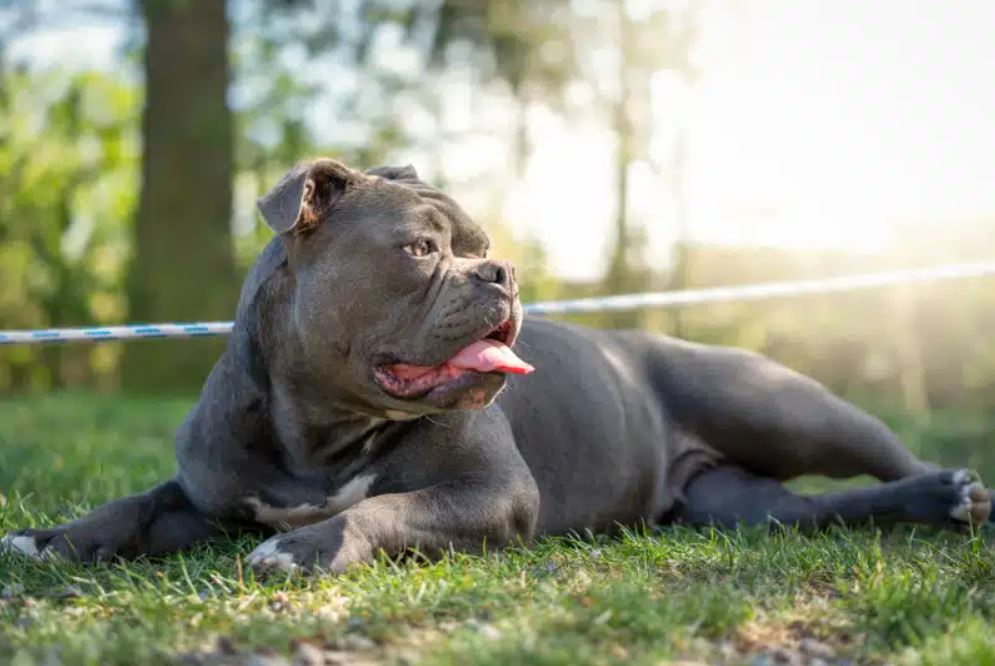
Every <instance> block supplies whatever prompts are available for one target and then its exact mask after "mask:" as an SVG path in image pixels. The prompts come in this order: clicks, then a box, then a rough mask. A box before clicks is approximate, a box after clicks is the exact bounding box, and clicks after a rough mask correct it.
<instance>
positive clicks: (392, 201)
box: [350, 176, 490, 256]
mask: <svg viewBox="0 0 995 666" xmlns="http://www.w3.org/2000/svg"><path fill="white" fill-rule="evenodd" d="M350 199H352V201H351V204H352V206H351V207H354V208H355V209H357V211H362V212H363V213H364V216H365V215H369V216H371V217H373V218H375V219H376V220H377V221H378V222H380V223H381V224H386V225H390V226H397V225H404V226H408V227H411V228H412V230H417V229H418V228H426V229H429V230H436V231H440V232H443V233H445V232H448V233H449V236H450V243H451V246H452V250H453V252H454V253H455V254H457V255H465V254H472V255H480V256H482V255H483V254H484V252H486V251H487V248H488V247H489V245H490V240H489V239H488V237H487V234H486V232H484V230H483V229H482V228H481V227H480V225H478V224H477V223H476V222H474V221H473V220H472V219H471V218H470V216H469V215H467V214H466V211H464V210H463V209H462V208H461V207H460V206H459V204H457V203H456V201H454V200H453V199H452V198H451V197H449V196H447V195H446V194H444V193H442V192H440V191H439V190H437V189H435V188H434V187H431V186H430V185H427V184H425V183H423V182H421V181H420V180H388V179H386V178H381V177H379V176H374V177H371V178H370V179H369V180H368V181H367V182H366V183H364V185H363V186H362V187H360V188H359V189H358V190H357V191H356V192H355V195H354V197H350Z"/></svg>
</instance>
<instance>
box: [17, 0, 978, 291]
mask: <svg viewBox="0 0 995 666" xmlns="http://www.w3.org/2000/svg"><path fill="white" fill-rule="evenodd" d="M707 7H708V10H707V11H705V12H704V13H703V15H702V22H701V26H700V34H701V41H700V44H699V47H698V51H697V53H696V54H695V59H696V62H697V64H698V66H699V68H700V77H699V78H698V80H697V82H696V83H695V85H694V87H693V89H691V90H690V91H688V92H682V91H681V86H680V85H675V84H674V82H673V80H672V79H668V78H667V77H661V78H660V79H659V80H658V81H657V84H658V85H657V86H656V88H655V89H656V91H657V92H658V93H659V97H658V100H657V101H658V102H659V105H658V106H659V109H660V113H659V122H660V125H661V128H662V132H661V133H662V135H663V136H668V132H669V133H670V134H669V135H672V130H673V127H672V123H673V119H674V116H675V114H677V115H680V116H682V117H683V118H684V120H683V122H685V123H686V125H687V127H688V141H687V154H688V170H687V175H686V183H687V189H686V192H687V210H688V218H687V219H688V223H689V225H690V228H691V229H692V234H693V235H694V236H695V237H696V238H698V239H701V240H708V241H715V242H750V243H755V242H762V243H773V244H783V245H792V246H798V245H806V246H813V245H814V246H827V245H831V246H840V247H850V248H854V249H858V248H860V249H878V248H883V247H886V246H887V244H888V243H889V241H890V240H891V239H892V238H893V237H894V236H895V235H896V234H897V233H898V231H896V230H899V231H900V228H901V224H902V223H903V222H909V221H923V220H928V221H935V223H937V224H959V223H967V222H969V221H971V220H973V219H978V218H980V217H989V218H991V217H993V216H995V39H993V37H992V36H993V34H995V2H990V1H989V0H875V1H874V2H867V1H866V0H833V1H832V2H820V1H817V0H737V1H732V2H723V1H721V0H713V1H712V2H709V3H708V5H707ZM116 42H117V39H116V38H115V33H114V31H113V30H112V29H110V28H107V27H89V28H85V29H79V30H77V31H75V32H74V33H73V34H71V35H67V34H66V33H65V32H64V31H60V33H59V34H57V35H48V36H39V37H37V38H32V39H30V40H22V41H21V42H18V43H16V44H15V47H16V48H18V49H20V50H21V52H22V54H24V55H28V54H30V57H36V58H37V57H42V58H43V59H45V60H52V61H58V62H67V63H68V62H75V63H79V62H81V60H83V61H91V60H92V61H93V62H94V63H95V64H107V63H111V62H113V59H114V54H113V50H112V49H113V47H114V46H115V44H116ZM531 121H532V123H533V127H532V129H533V135H534V138H535V139H536V140H537V143H536V146H535V148H536V150H535V154H534V155H533V157H532V160H531V162H530V164H529V168H528V173H527V178H526V180H525V182H523V183H522V184H521V185H520V186H519V187H517V188H515V190H514V195H513V196H512V198H511V200H510V201H509V202H508V203H507V205H506V206H505V208H504V211H505V214H506V215H507V219H508V220H509V221H510V222H511V223H512V224H514V225H515V226H516V228H518V229H520V230H523V231H525V230H527V231H528V232H529V233H532V234H534V235H536V236H538V237H539V238H540V239H541V240H542V241H543V242H544V243H545V244H546V245H547V247H548V249H549V251H550V258H551V260H552V262H553V269H554V270H555V271H556V272H558V273H560V274H561V275H564V276H566V277H572V278H593V277H597V276H598V275H600V274H601V272H602V271H603V268H604V259H605V256H606V250H607V243H608V239H609V238H610V228H611V221H612V216H613V207H614V201H613V198H612V195H611V183H612V181H613V175H612V171H611V159H612V148H611V141H610V137H609V136H607V135H605V134H604V133H603V131H601V130H599V129H597V128H596V127H594V126H593V125H590V126H583V125H580V126H571V127H565V126H564V125H563V124H562V123H560V122H558V121H556V120H555V119H553V118H552V117H550V116H549V115H548V114H544V113H542V112H541V111H537V112H535V113H533V115H532V118H531ZM668 145H669V143H668V142H667V141H661V142H660V145H659V146H657V148H659V149H660V153H659V157H660V159H661V161H663V162H666V161H667V160H668V150H667V147H668ZM467 148H468V146H463V149H462V150H461V151H457V152H456V153H455V154H454V155H452V156H451V157H452V159H453V160H467V159H470V158H471V157H472V153H473V151H468V150H467ZM492 148H493V147H492ZM499 152H500V151H499ZM491 154H492V155H493V154H494V152H493V151H492V153H491ZM669 182H670V181H669V176H668V175H667V174H654V173H652V172H651V171H649V170H648V169H643V170H639V171H637V172H636V173H634V174H633V199H634V207H635V216H634V217H635V218H636V220H635V221H636V222H637V223H642V224H644V225H645V227H646V229H647V231H648V233H649V241H650V242H649V250H650V252H649V254H650V258H651V259H652V260H653V261H655V262H660V263H663V262H666V258H667V252H666V251H667V245H668V242H669V240H670V239H671V238H672V236H673V233H674V228H675V212H674V211H675V209H674V205H673V198H672V196H671V191H670V190H669V189H668V187H669V185H668V183H669ZM474 205H475V204H473V203H471V205H470V206H469V207H471V209H472V208H473V207H474ZM993 246H995V241H993Z"/></svg>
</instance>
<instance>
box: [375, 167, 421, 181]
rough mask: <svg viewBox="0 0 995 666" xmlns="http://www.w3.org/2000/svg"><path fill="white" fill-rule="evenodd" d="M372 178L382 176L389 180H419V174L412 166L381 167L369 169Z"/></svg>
mask: <svg viewBox="0 0 995 666" xmlns="http://www.w3.org/2000/svg"><path fill="white" fill-rule="evenodd" d="M366 173H367V174H369V175H371V176H380V177H381V178H386V179H387V180H418V172H416V171H415V168H414V167H413V166H411V165H410V164H409V165H407V166H381V167H375V168H373V169H367V170H366Z"/></svg>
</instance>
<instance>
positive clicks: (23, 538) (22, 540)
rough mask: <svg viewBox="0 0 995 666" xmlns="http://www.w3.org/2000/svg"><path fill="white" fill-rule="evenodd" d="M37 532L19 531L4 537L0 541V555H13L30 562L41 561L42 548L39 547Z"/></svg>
mask: <svg viewBox="0 0 995 666" xmlns="http://www.w3.org/2000/svg"><path fill="white" fill-rule="evenodd" d="M34 532H37V530H21V531H19V532H11V533H10V534H6V535H4V537H3V538H2V539H0V553H13V554H16V555H21V556H23V557H27V558H29V559H32V560H40V559H42V553H43V552H44V550H45V548H44V546H41V547H39V542H38V537H37V536H36V535H35V534H34Z"/></svg>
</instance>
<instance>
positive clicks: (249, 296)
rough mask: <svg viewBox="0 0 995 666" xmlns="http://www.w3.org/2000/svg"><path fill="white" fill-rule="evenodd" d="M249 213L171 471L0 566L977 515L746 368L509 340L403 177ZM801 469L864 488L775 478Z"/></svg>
mask: <svg viewBox="0 0 995 666" xmlns="http://www.w3.org/2000/svg"><path fill="white" fill-rule="evenodd" d="M259 209H260V211H261V213H262V216H263V218H264V219H265V221H266V223H267V224H268V225H269V226H270V227H271V228H272V230H273V231H274V232H275V236H274V238H273V240H272V241H271V242H270V243H269V244H268V245H267V246H266V248H265V249H264V250H263V251H262V253H261V254H260V256H259V258H258V260H257V261H256V263H255V265H254V267H253V269H252V271H251V273H250V274H249V276H248V278H247V279H246V281H245V284H244V286H243V289H242V292H241V296H240V300H239V304H238V308H237V313H236V320H235V327H234V330H233V332H232V335H231V337H230V338H229V341H228V345H227V347H226V350H225V352H224V353H223V355H222V356H221V358H220V360H219V361H218V362H217V364H216V365H215V366H214V368H213V370H212V371H211V373H210V375H209V376H208V378H207V381H206V383H205V385H204V388H203V391H202V393H201V396H200V399H199V402H198V403H197V404H196V405H195V406H194V407H193V408H192V410H191V411H190V413H189V415H188V416H187V418H186V419H185V421H184V422H183V424H182V425H181V426H180V428H179V430H178V432H177V435H176V462H177V465H176V473H175V476H174V477H173V478H172V479H171V480H169V481H167V482H165V483H163V484H162V485H159V486H158V487H156V488H153V489H152V490H150V491H148V492H146V493H143V494H140V495H136V496H133V497H127V498H124V499H120V500H117V501H114V502H111V503H109V504H107V505H104V506H102V507H100V508H98V509H96V510H95V511H93V512H92V513H90V514H89V515H86V516H84V517H82V518H80V519H79V520H76V521H74V522H70V523H68V524H66V525H61V526H57V527H53V528H47V529H27V530H21V531H17V532H14V533H11V534H9V535H7V536H6V537H4V539H3V541H2V543H3V546H4V549H6V550H8V551H14V552H18V553H21V554H23V555H26V556H30V557H35V558H42V559H44V558H49V557H59V558H66V559H69V560H74V561H84V562H93V561H106V560H108V559H111V558H116V557H125V558H130V557H136V556H141V555H157V554H161V553H167V552H170V551H176V550H179V549H182V548H186V547H188V546H190V545H191V544H193V543H195V542H197V541H201V540H204V539H210V538H216V537H219V536H221V535H224V534H227V533H230V532H231V531H236V530H259V531H263V532H265V533H267V534H271V535H272V536H270V537H269V538H268V539H267V540H265V541H263V542H262V543H261V544H260V545H259V546H258V547H257V548H255V550H253V551H252V552H251V553H250V554H249V555H248V558H247V562H248V564H250V565H251V566H252V567H253V569H254V570H255V571H256V572H259V573H265V572H272V571H312V570H320V571H324V572H329V573H333V574H334V573H339V572H342V571H344V570H345V569H346V568H348V567H349V566H350V565H352V564H355V563H360V562H371V561H372V560H373V559H374V558H375V557H376V556H377V555H378V553H381V552H384V553H386V554H387V555H390V556H396V555H402V554H404V553H406V552H409V551H410V550H412V549H417V550H418V551H419V552H421V553H423V554H426V555H428V556H432V555H438V554H440V553H443V552H446V551H450V550H451V549H456V550H460V551H468V552H481V550H482V549H484V548H497V547H501V546H503V545H506V544H511V543H527V542H528V541H529V540H530V539H532V538H533V537H535V536H537V535H547V534H550V535H556V534H564V533H572V532H574V533H583V532H585V531H587V530H590V531H592V532H612V531H614V530H616V529H617V528H618V527H619V526H633V525H637V526H638V525H657V524H667V523H683V524H687V525H714V526H733V525H737V524H765V523H779V524H785V525H799V526H803V527H815V528H819V527H822V526H826V525H829V524H831V523H835V522H842V523H845V524H859V523H864V522H867V521H873V522H874V523H876V524H880V523H889V522H896V521H908V522H914V523H925V524H930V525H935V526H940V527H958V526H964V525H970V524H973V525H980V524H982V523H984V522H986V521H987V520H988V519H989V515H990V513H991V497H990V494H989V491H988V490H987V489H986V487H985V486H984V484H982V482H981V480H980V479H979V478H978V476H977V475H976V474H975V473H973V472H971V471H968V470H963V469H962V470H944V469H938V468H936V467H934V466H932V465H929V464H927V463H925V462H923V461H921V460H919V459H918V458H917V457H916V456H914V455H913V454H912V453H911V452H910V451H909V450H908V449H906V448H905V447H904V446H903V445H902V444H901V442H899V440H898V439H897V438H896V437H895V435H894V434H892V432H890V431H889V430H888V428H886V427H885V426H884V425H883V424H882V423H881V422H880V421H878V420H877V419H875V418H874V417H872V416H870V415H868V414H866V413H864V412H862V411H860V410H859V409H857V408H856V407H854V406H852V405H850V404H848V403H846V402H844V401H843V400H841V399H839V398H837V397H835V396H834V395H832V394H831V393H830V392H829V391H827V390H826V389H825V388H823V387H822V386H820V385H819V384H817V383H816V382H815V381H813V380H811V379H808V378H806V377H804V376H801V375H799V374H796V373H795V372H792V371H791V370H788V369H786V368H784V367H782V366H780V365H777V364H776V363H774V362H772V361H770V360H768V359H766V358H763V357H761V356H759V355H756V354H753V353H749V352H745V351H739V350H736V349H727V348H715V347H708V346H702V345H697V344H692V343H689V342H683V341H680V340H676V339H670V338H667V337H664V336H661V335H655V334H651V333H647V332H641V331H601V330H593V329H587V328H581V327H576V326H571V325H567V324H563V323H555V322H551V321H544V320H540V319H528V320H526V321H524V323H523V316H522V308H521V305H520V303H519V294H518V285H517V282H516V276H515V270H514V268H513V267H512V266H511V265H509V264H508V263H505V262H503V261H498V260H495V259H491V258H489V257H488V242H489V241H488V237H487V235H486V234H485V233H484V231H483V230H482V229H481V228H480V227H479V226H478V225H477V224H475V223H474V222H473V221H472V220H471V219H470V218H469V217H468V216H467V214H466V213H465V212H464V211H463V210H462V209H461V208H460V207H459V206H458V205H457V204H456V202H455V201H453V200H452V199H451V198H449V197H448V196H446V195H445V194H443V193H442V192H440V191H438V190H436V189H434V188H432V187H430V186H428V185H426V184H425V183H423V182H422V181H421V180H420V179H419V177H418V175H417V173H416V172H415V170H414V169H413V168H412V167H410V166H407V167H380V168H376V169H371V170H368V171H366V172H361V171H358V170H354V169H351V168H349V167H347V166H345V165H343V164H341V163H339V162H337V161H334V160H331V159H318V160H315V161H313V162H311V163H307V164H302V165H299V166H297V167H295V168H293V169H292V170H291V171H290V172H289V173H288V174H287V175H286V176H285V177H284V178H283V179H282V180H281V181H280V182H279V183H278V184H277V185H276V186H275V187H274V188H273V189H272V191H270V192H269V193H268V194H267V195H266V196H264V197H263V198H262V199H260V201H259ZM533 369H534V370H535V371H534V372H533ZM509 380H510V381H509ZM506 385H507V386H506ZM806 474H820V475H826V476H830V477H835V478H842V477H852V476H856V475H862V474H867V475H871V476H874V477H876V478H877V479H879V480H880V481H881V482H882V483H881V484H879V485H876V486H873V487H865V488H859V489H852V490H844V491H840V492H833V493H828V494H822V495H814V496H802V495H798V494H795V493H794V492H792V491H790V490H788V489H787V488H786V487H785V486H784V485H782V482H783V481H786V480H788V479H791V478H794V477H797V476H800V475H806Z"/></svg>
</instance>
